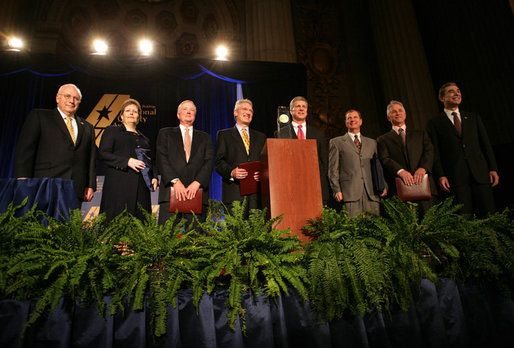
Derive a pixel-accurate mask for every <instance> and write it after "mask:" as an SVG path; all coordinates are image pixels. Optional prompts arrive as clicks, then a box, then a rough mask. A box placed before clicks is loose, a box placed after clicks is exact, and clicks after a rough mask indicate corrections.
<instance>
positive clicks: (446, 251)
mask: <svg viewBox="0 0 514 348" xmlns="http://www.w3.org/2000/svg"><path fill="white" fill-rule="evenodd" d="M383 206H384V210H385V213H386V214H385V216H384V217H377V218H376V219H374V220H373V224H375V225H376V226H377V228H382V226H384V225H385V226H387V228H388V229H389V230H390V231H391V238H389V239H388V240H387V244H386V248H385V249H384V252H386V253H387V258H388V260H389V263H390V270H391V274H390V278H391V281H392V283H393V289H394V292H393V295H394V300H395V302H397V303H398V304H399V305H400V307H401V308H402V309H403V310H407V309H408V307H409V306H410V304H411V301H412V298H411V294H412V292H411V289H412V288H411V287H412V286H413V285H419V284H420V282H421V279H422V278H427V279H429V280H431V281H432V282H434V283H437V281H438V277H439V276H441V275H442V274H447V275H455V274H457V273H459V272H460V270H459V267H458V259H459V257H460V253H459V251H458V248H457V247H456V246H455V244H456V241H457V238H459V236H460V235H461V234H462V231H463V230H465V223H466V220H465V219H464V218H463V217H462V216H461V215H459V214H458V213H457V211H458V210H459V209H460V206H459V205H453V200H452V199H448V200H446V201H444V202H442V203H440V204H438V205H435V206H433V207H432V208H430V209H429V211H428V212H427V213H426V214H425V216H424V217H423V219H422V220H420V219H419V216H418V214H417V209H416V203H410V202H408V203H404V202H401V201H400V200H399V199H398V197H393V198H390V199H387V200H385V201H383Z"/></svg>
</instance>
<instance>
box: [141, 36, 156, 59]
mask: <svg viewBox="0 0 514 348" xmlns="http://www.w3.org/2000/svg"><path fill="white" fill-rule="evenodd" d="M139 50H140V51H141V54H143V55H144V56H149V55H150V54H152V51H153V43H152V42H151V41H150V40H147V39H144V40H141V41H139Z"/></svg>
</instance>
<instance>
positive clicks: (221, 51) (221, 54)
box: [216, 45, 228, 60]
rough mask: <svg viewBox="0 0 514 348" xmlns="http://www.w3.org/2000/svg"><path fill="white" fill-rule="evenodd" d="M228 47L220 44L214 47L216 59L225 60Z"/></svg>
mask: <svg viewBox="0 0 514 348" xmlns="http://www.w3.org/2000/svg"><path fill="white" fill-rule="evenodd" d="M227 55H228V49H227V47H226V46H223V45H220V46H218V48H216V59H217V60H227Z"/></svg>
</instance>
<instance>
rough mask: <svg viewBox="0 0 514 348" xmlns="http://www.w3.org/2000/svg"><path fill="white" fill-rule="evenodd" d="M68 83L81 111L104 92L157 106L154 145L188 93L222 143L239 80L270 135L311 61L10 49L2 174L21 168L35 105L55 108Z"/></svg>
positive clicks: (3, 64)
mask: <svg viewBox="0 0 514 348" xmlns="http://www.w3.org/2000/svg"><path fill="white" fill-rule="evenodd" d="M65 83H74V84H76V85H77V86H78V87H79V88H80V89H81V91H82V94H83V99H82V103H81V105H80V108H79V111H78V114H79V116H81V117H84V118H86V117H87V116H88V115H89V114H90V113H91V112H92V111H94V110H93V109H94V107H95V106H96V104H97V102H98V101H99V100H100V98H101V97H102V96H103V95H104V94H129V95H130V96H131V97H132V98H135V99H137V100H139V101H140V102H141V104H142V105H153V106H155V107H156V110H157V113H156V115H152V116H149V117H148V120H147V122H146V123H144V124H141V125H140V129H141V131H142V132H143V133H144V134H145V135H147V136H148V137H149V138H150V140H151V141H152V143H153V144H155V140H156V137H157V133H158V131H159V129H160V128H162V127H168V126H176V125H177V124H178V120H177V117H176V113H177V112H176V110H177V106H178V104H179V103H180V102H181V101H182V100H185V99H190V100H193V101H194V103H195V104H196V106H197V116H196V122H195V127H196V128H197V129H200V130H203V131H205V132H207V133H209V134H210V135H211V136H212V138H213V142H215V140H216V133H217V131H218V130H220V129H223V128H228V127H232V126H233V125H234V117H233V107H234V103H235V101H236V99H237V86H238V84H240V85H242V91H243V95H244V97H245V98H249V99H251V100H252V101H253V102H254V111H255V113H254V120H253V122H252V127H253V128H255V129H257V130H260V131H262V132H264V133H266V134H267V135H268V136H272V134H273V131H274V128H275V125H276V122H275V118H276V109H277V106H278V105H288V104H289V101H290V100H291V99H292V98H293V97H295V96H297V95H305V94H306V75H305V68H304V67H303V66H302V65H300V64H286V63H268V62H230V61H214V60H192V59H187V60H185V59H167V58H156V57H108V56H92V55H86V56H62V55H61V56H56V55H47V54H30V53H16V52H3V53H0V112H1V114H0V117H1V122H2V123H1V124H2V127H1V131H0V132H1V142H0V165H1V166H0V177H2V178H10V177H12V175H13V163H14V151H15V148H16V144H17V141H18V135H19V133H20V130H21V127H22V125H23V122H24V121H25V119H26V117H27V115H28V113H29V112H30V110H32V109H33V108H54V107H55V106H56V103H55V95H56V92H57V89H58V88H59V86H61V85H62V84H65ZM154 146H155V145H154ZM98 174H99V175H101V174H102V167H101V166H99V173H98ZM220 197H221V179H220V177H219V176H218V175H217V174H216V173H215V172H214V173H213V176H212V179H211V188H210V198H214V199H220Z"/></svg>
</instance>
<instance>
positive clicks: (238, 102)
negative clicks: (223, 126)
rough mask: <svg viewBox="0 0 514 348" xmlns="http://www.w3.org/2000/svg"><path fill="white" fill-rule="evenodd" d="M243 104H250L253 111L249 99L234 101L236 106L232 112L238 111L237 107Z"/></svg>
mask: <svg viewBox="0 0 514 348" xmlns="http://www.w3.org/2000/svg"><path fill="white" fill-rule="evenodd" d="M243 103H248V104H250V105H251V107H252V109H253V103H252V101H251V100H250V99H239V100H238V101H236V105H234V111H236V110H238V109H239V105H241V104H243Z"/></svg>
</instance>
